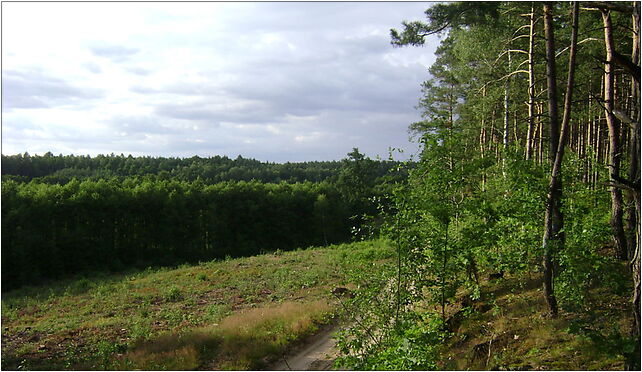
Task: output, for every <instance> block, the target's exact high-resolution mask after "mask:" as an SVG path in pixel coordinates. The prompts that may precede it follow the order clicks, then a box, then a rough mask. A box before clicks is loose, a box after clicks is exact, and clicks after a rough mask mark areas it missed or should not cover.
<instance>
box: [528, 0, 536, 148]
mask: <svg viewBox="0 0 642 372" xmlns="http://www.w3.org/2000/svg"><path fill="white" fill-rule="evenodd" d="M534 49H535V5H534V4H533V5H531V27H530V33H529V35H528V130H527V131H526V160H530V159H531V156H532V154H533V126H534V124H535V117H534V111H535V110H534V106H535V61H534V59H533V53H534Z"/></svg>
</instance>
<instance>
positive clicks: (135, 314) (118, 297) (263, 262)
mask: <svg viewBox="0 0 642 372" xmlns="http://www.w3.org/2000/svg"><path fill="white" fill-rule="evenodd" d="M393 256H394V251H393V250H392V249H391V248H390V247H389V246H388V244H386V243H385V242H380V241H375V242H361V243H354V244H344V245H337V246H331V247H327V248H315V249H306V250H299V251H291V252H275V253H273V254H266V255H261V256H254V257H248V258H239V259H232V260H225V261H214V262H207V263H202V264H200V265H194V266H182V267H179V268H176V269H158V270H151V269H148V270H145V271H142V272H132V273H128V274H121V275H113V276H100V277H95V278H84V279H79V280H76V281H64V282H58V283H54V284H52V285H49V286H42V287H33V288H23V289H21V290H18V291H12V292H8V293H3V295H2V325H3V329H2V368H3V369H17V368H20V369H170V370H178V369H196V368H209V369H211V368H217V369H254V368H259V367H261V366H262V365H264V364H265V363H266V362H268V361H269V359H270V357H271V356H274V355H277V356H278V355H279V353H281V352H282V351H283V350H285V348H287V346H288V345H290V344H291V343H293V342H296V340H297V339H299V338H300V337H303V336H305V335H307V334H309V333H311V332H314V330H315V329H316V328H317V327H318V326H319V325H320V324H322V323H324V322H327V321H329V320H330V319H331V316H332V315H333V314H334V313H335V311H336V309H337V306H338V304H337V301H336V299H335V298H334V297H333V296H332V295H331V293H330V292H331V290H332V289H333V288H334V287H335V286H346V285H349V284H350V283H348V282H347V280H348V279H347V278H348V275H347V273H348V272H349V271H351V270H362V271H364V272H367V271H373V272H375V271H377V270H378V269H377V267H378V266H381V265H387V264H388V262H389V261H390V258H392V257H393ZM258 345H260V347H259V346H258Z"/></svg>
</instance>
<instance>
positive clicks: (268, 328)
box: [120, 301, 332, 370]
mask: <svg viewBox="0 0 642 372" xmlns="http://www.w3.org/2000/svg"><path fill="white" fill-rule="evenodd" d="M331 312H332V307H331V306H330V305H329V304H328V303H327V302H325V301H315V302H309V303H301V302H285V303H282V304H280V305H278V306H270V307H265V308H255V309H250V310H247V311H243V312H241V313H237V314H233V315H230V316H229V317H227V318H225V319H223V320H222V321H221V323H220V324H218V325H211V326H208V327H203V328H200V329H196V330H193V331H190V332H188V333H184V334H165V335H162V336H160V337H158V338H155V339H153V340H149V341H146V342H143V343H141V344H139V345H137V346H136V347H134V349H133V351H131V352H129V353H127V354H125V355H124V356H123V358H122V359H121V363H120V366H121V367H122V368H125V369H131V368H134V369H142V370H150V369H155V370H157V369H162V370H188V369H195V368H197V367H207V368H208V369H230V370H247V369H256V368H259V367H261V366H264V365H265V364H266V363H268V362H269V361H270V357H274V356H278V355H281V354H282V353H283V352H285V350H286V348H287V347H288V346H289V345H290V344H291V343H292V342H295V341H296V340H298V339H300V338H302V337H304V336H306V335H309V334H311V333H313V332H314V331H316V330H317V327H318V325H319V324H320V323H322V322H323V321H324V320H326V319H327V317H328V315H329V314H330V313H331Z"/></svg>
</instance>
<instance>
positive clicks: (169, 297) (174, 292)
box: [165, 287, 183, 302]
mask: <svg viewBox="0 0 642 372" xmlns="http://www.w3.org/2000/svg"><path fill="white" fill-rule="evenodd" d="M182 299H183V293H182V292H181V290H180V289H179V288H178V287H172V288H170V290H169V291H167V293H166V294H165V301H167V302H178V301H180V300H182Z"/></svg>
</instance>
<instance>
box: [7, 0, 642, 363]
mask: <svg viewBox="0 0 642 372" xmlns="http://www.w3.org/2000/svg"><path fill="white" fill-rule="evenodd" d="M424 17H425V20H423V21H411V22H410V21H403V22H402V23H401V27H400V28H398V29H394V28H393V29H391V30H390V42H391V44H392V47H395V48H399V47H422V46H424V45H425V44H426V43H428V42H429V40H432V39H431V38H432V37H433V36H434V35H437V36H439V46H438V48H437V52H436V62H435V63H434V64H433V65H432V66H430V68H429V72H430V76H431V77H430V79H429V80H427V81H425V82H423V83H421V97H420V98H419V102H418V110H419V111H420V113H421V117H422V120H420V121H418V122H415V123H411V124H410V125H409V133H410V134H411V135H412V137H413V138H414V139H415V140H416V141H418V142H419V143H420V144H421V149H420V153H419V154H418V156H417V158H415V159H412V160H409V161H404V162H401V161H393V160H388V161H375V160H371V159H369V158H367V157H366V156H365V155H363V154H361V153H360V152H359V151H358V149H356V148H355V149H354V150H353V151H352V152H350V153H349V154H347V158H345V159H343V160H342V161H334V162H307V163H286V164H273V163H261V162H259V161H256V160H251V159H243V158H241V157H238V158H237V159H235V160H231V159H229V158H227V157H220V156H216V157H211V158H199V157H193V158H187V159H178V158H152V157H139V158H135V157H132V156H127V157H125V156H123V155H120V156H116V155H113V154H112V155H101V156H97V157H94V158H91V157H88V156H55V155H53V154H51V153H48V154H45V155H44V156H31V155H29V154H24V155H14V156H4V155H3V156H2V181H3V182H2V247H3V260H2V283H3V285H2V290H3V322H5V315H4V313H7V312H8V314H9V315H7V318H6V319H7V320H10V321H11V322H12V323H11V327H12V328H11V330H5V331H3V332H4V333H3V343H4V342H5V337H6V339H7V340H9V341H11V343H10V345H11V349H10V350H11V353H10V356H11V359H10V361H9V362H7V363H13V364H7V365H6V366H8V367H11V368H17V367H18V366H27V367H25V368H27V369H28V366H29V364H28V363H34V364H33V366H36V367H42V366H43V365H44V366H48V364H38V363H43V362H42V358H40V359H39V357H38V355H41V354H44V355H54V354H55V353H54V352H53V351H51V349H55V347H50V346H48V344H44V343H43V344H42V345H40V346H43V345H44V348H39V347H40V346H39V343H40V342H41V341H38V340H40V337H43V338H44V337H45V336H44V334H45V333H46V331H45V329H48V328H46V327H49V326H50V325H49V323H47V322H51V321H50V320H46V319H45V318H46V316H45V315H42V314H45V313H46V311H47V310H43V309H48V308H57V307H56V306H62V305H59V304H58V303H59V302H60V303H64V304H67V303H77V302H73V301H80V302H79V303H81V304H89V303H92V304H93V303H96V304H98V303H99V302H98V301H107V300H105V299H104V298H103V297H101V294H104V293H108V292H109V291H112V290H113V291H114V293H116V292H117V291H119V292H117V293H118V296H122V298H124V299H125V300H124V301H126V302H127V301H129V302H133V303H134V305H132V306H126V307H125V308H124V309H123V313H126V314H129V317H131V318H132V319H134V318H135V321H136V322H137V323H135V324H130V323H124V322H125V320H120V319H117V317H114V315H113V314H112V315H109V314H107V315H104V314H103V315H101V316H102V318H99V319H100V322H102V323H101V325H99V326H96V325H95V324H94V323H91V322H92V321H90V320H87V317H88V316H89V315H93V314H94V313H97V314H102V311H103V310H100V309H99V308H101V306H106V305H104V304H102V302H101V303H100V305H92V306H95V307H92V308H87V309H85V310H83V311H84V312H83V313H82V314H80V315H77V317H78V319H81V318H82V321H81V320H75V319H76V318H74V320H73V321H74V322H75V321H77V322H78V324H91V327H89V326H87V327H86V330H87V332H89V330H91V332H98V331H95V329H101V330H102V329H103V328H104V329H110V330H111V329H112V328H113V329H120V330H121V331H123V334H126V335H127V337H129V338H119V337H120V336H119V337H116V336H114V337H112V339H113V342H112V343H108V344H100V345H103V346H92V345H93V344H91V343H89V342H87V343H86V344H85V345H82V347H80V346H78V345H76V346H74V347H76V348H70V347H68V346H65V347H67V349H64V350H63V349H62V347H59V350H56V353H58V354H59V355H58V354H55V355H57V356H51V358H50V359H51V360H53V361H54V362H55V363H58V364H53V365H55V366H68V367H69V368H79V369H82V368H91V369H96V368H103V369H134V368H138V369H183V368H184V369H197V368H215V369H226V368H227V369H259V368H266V366H267V365H268V364H267V362H266V361H267V360H268V359H269V358H268V357H266V356H265V354H256V355H252V356H248V357H247V358H248V359H247V361H245V359H242V358H240V359H239V358H236V359H235V357H233V356H230V355H232V354H225V355H223V354H216V353H223V352H222V351H220V350H223V349H224V350H228V349H229V350H231V349H235V348H236V349H238V350H241V351H242V352H246V351H247V350H246V349H247V348H248V347H247V346H246V344H245V342H253V341H252V340H254V341H256V340H259V338H253V335H247V334H245V333H242V332H244V331H242V330H240V329H241V328H238V327H237V328H238V329H237V328H234V329H235V332H239V333H237V334H235V336H227V333H225V332H228V331H230V329H232V328H233V325H230V324H229V323H225V320H221V319H224V317H225V316H228V315H229V314H230V313H232V312H234V311H238V312H236V313H233V315H231V316H229V318H227V319H230V318H233V320H234V321H236V322H238V323H244V322H246V321H247V320H246V318H243V316H252V317H255V318H252V319H254V320H256V319H259V318H260V316H263V315H260V316H259V315H256V314H257V313H256V311H258V310H257V309H256V308H257V307H258V308H259V309H263V307H261V306H266V307H265V308H266V309H271V310H270V311H272V310H273V311H274V313H275V314H276V313H278V312H279V311H280V310H278V309H281V308H284V307H285V308H289V307H288V306H293V307H294V308H296V309H299V308H304V310H300V311H299V310H297V311H291V313H292V314H294V313H297V314H299V315H297V316H299V317H301V318H303V315H301V314H304V313H305V314H315V316H317V317H318V319H317V320H315V322H318V324H326V323H328V322H330V321H331V320H329V319H330V318H332V317H331V316H329V315H328V313H332V314H334V316H337V317H339V318H341V319H343V323H340V324H341V328H342V329H341V331H340V335H339V337H338V343H337V347H338V349H339V351H340V353H341V355H340V356H339V357H338V358H337V360H336V362H335V364H334V366H335V367H337V368H348V369H353V370H464V369H472V370H479V369H489V370H543V369H549V370H550V369H553V370H555V369H562V370H564V369H569V370H570V369H573V370H575V369H606V370H608V369H626V370H640V329H641V325H640V222H641V221H642V220H641V216H640V157H639V156H640V151H641V148H640V131H641V130H640V81H639V79H640V34H639V32H640V3H639V2H445V3H434V4H431V5H429V7H428V9H427V10H426V11H425V13H424ZM400 21H402V20H400ZM350 240H366V241H365V242H362V243H354V244H352V245H351V244H345V245H336V246H335V245H332V244H338V243H347V242H349V241H350ZM314 245H317V246H324V248H318V249H309V250H305V251H300V250H297V249H298V248H305V247H310V246H314ZM284 250H285V251H289V252H286V254H284V253H283V252H282V251H284ZM315 252H317V253H315ZM255 255H258V256H255ZM241 256H255V257H250V258H248V259H247V260H246V261H242V260H241V259H240V258H239V259H233V258H234V257H241ZM313 260H314V264H309V263H310V262H312V261H313ZM208 261H211V262H208ZM186 263H187V264H193V265H194V266H185V265H183V266H180V265H182V264H186ZM288 263H290V264H291V265H293V266H292V267H296V269H290V267H289V266H287V265H288ZM294 265H296V266H294ZM148 266H154V267H164V268H161V269H158V270H159V271H157V272H154V271H153V270H152V268H149V269H147V271H141V273H140V274H136V275H139V276H136V275H132V276H131V278H129V277H125V278H124V279H122V281H120V280H121V279H118V280H115V279H114V282H113V283H115V284H113V283H112V282H104V283H103V282H100V283H99V284H90V283H89V282H88V281H82V282H80V281H78V282H72V284H69V285H68V286H67V287H64V285H67V284H64V285H63V284H58V285H59V286H62V287H60V288H59V287H42V288H46V289H38V288H40V287H38V288H36V289H33V288H32V287H31V285H33V284H34V283H36V282H38V283H40V282H44V281H48V280H53V279H60V278H70V277H73V276H74V275H77V274H79V273H92V272H100V271H113V272H122V271H123V270H125V269H141V268H146V267H148ZM168 267H169V268H172V267H175V268H176V269H175V271H167V270H170V269H168ZM261 267H267V268H268V269H266V271H264V272H262V271H261ZM281 270H283V272H282V271H281ZM235 271H236V272H239V273H241V272H242V273H243V275H247V278H246V277H245V276H243V278H245V279H244V281H243V282H241V281H238V282H237V281H234V280H233V279H231V278H232V277H233V275H232V274H231V273H233V272H235ZM221 273H222V274H221ZM277 274H278V275H277ZM217 275H222V276H220V278H223V279H220V280H219V279H215V278H219V277H218V276H217ZM161 277H162V278H161ZM179 278H180V279H179ZM163 280H164V281H163ZM170 280H174V281H176V282H177V283H179V282H180V283H185V284H184V287H180V288H179V287H174V288H171V289H169V290H167V291H165V292H162V290H165V288H162V289H161V290H159V289H158V288H157V287H158V284H153V283H168V282H169V281H170ZM225 280H227V281H230V282H233V283H234V284H233V286H231V287H230V286H228V287H222V288H224V290H223V289H220V287H221V286H224V285H225V283H224V282H225ZM58 283H66V282H58ZM150 283H152V284H150ZM110 286H111V287H110ZM20 287H22V288H23V289H24V291H23V292H21V291H20V289H18V288H20ZM63 287H64V288H63ZM212 287H216V290H213V289H212ZM61 288H62V289H61ZM219 289H220V290H219ZM337 289H340V290H341V293H343V295H338V294H337V293H335V290H337ZM47 290H49V292H47ZM331 290H332V292H331ZM5 291H7V292H10V296H8V297H7V300H5V295H4V294H5ZM11 291H13V292H11ZM241 291H246V292H247V293H245V294H240V293H241ZM129 292H132V293H134V294H131V293H129ZM61 293H64V296H67V297H64V296H63V295H62V294H61ZM311 293H312V294H311ZM228 294H229V296H228ZM57 296H62V297H57ZM74 296H75V297H74ZM82 296H85V297H82ZM127 296H135V297H127ZM217 296H218V297H217ZM306 296H309V298H312V297H314V299H315V301H316V300H318V299H325V300H324V301H327V303H331V305H327V304H326V305H318V304H316V303H315V304H316V305H310V306H311V307H310V308H308V307H305V306H308V305H309V303H307V302H305V301H306ZM310 296H312V297H310ZM324 296H325V297H324ZM61 298H62V299H61ZM132 298H133V299H132ZM212 299H214V300H216V301H219V302H207V301H210V300H212ZM47 301H49V302H47ZM65 301H67V302H65ZM92 301H93V302H92ZM181 301H184V302H183V303H181ZM212 301H213V300H212ZM284 301H285V302H284ZM288 301H291V302H288ZM297 301H299V302H297ZM265 303H269V305H264V304H265ZM284 303H287V306H286V305H284ZM293 303H294V304H295V305H292V304H293ZM43 304H46V305H43ZM179 305H180V306H182V307H179ZM201 305H202V306H210V307H209V308H208V309H209V310H205V309H204V308H203V307H202V306H201ZM83 306H84V305H83ZM87 306H89V305H87ZM113 306H120V305H113ZM162 306H167V307H168V308H172V309H174V310H176V312H175V313H172V314H173V315H172V316H173V317H174V318H171V317H169V315H167V314H166V315H167V317H163V316H165V315H162V314H165V313H164V311H165V310H164V309H163V308H162ZM199 306H201V307H199ZM215 306H217V307H215ZM243 306H246V307H243ZM297 306H299V307H297ZM326 306H329V307H331V308H332V309H334V310H332V311H330V310H327V312H326ZM333 306H334V307H333ZM69 307H73V306H71V305H70V306H69ZM222 307H223V308H224V309H225V311H226V312H221V311H219V310H220V309H221V308H222ZM5 309H6V310H5ZM34 309H35V310H34ZM97 309H98V310H97ZM212 309H213V310H212ZM275 309H277V310H275ZM208 311H209V313H208ZM284 311H285V310H284ZM34 314H35V315H34ZM110 314H111V313H110ZM150 314H153V315H150ZM239 314H240V315H239ZM261 314H263V313H261ZM192 315H194V317H193V318H192V317H191V316H192ZM277 315H278V317H286V318H287V316H283V315H282V314H280V313H279V314H277ZM277 315H274V316H275V317H277ZM47 316H50V315H47ZM74 316H76V315H74ZM292 316H294V315H292ZM310 316H311V315H310ZM23 317H30V318H28V319H33V321H34V322H36V320H37V321H42V322H43V323H42V324H43V325H42V329H37V331H38V332H40V333H36V332H32V331H31V328H30V327H29V331H30V332H32V333H28V332H27V331H18V330H17V329H18V328H19V327H23V326H24V325H26V324H27V323H26V321H22V323H21V320H20V319H21V318H23ZM39 317H40V318H39ZM234 317H239V318H234ZM43 319H45V320H43ZM47 319H48V318H47ZM157 319H161V320H157ZM239 319H240V320H239ZM260 319H264V318H260ZM279 319H281V318H279ZM297 319H298V318H297ZM319 319H325V320H319ZM254 320H252V321H254ZM256 321H257V322H258V323H257V324H259V323H260V324H259V325H257V326H256V327H257V328H256V332H257V334H259V333H260V334H261V335H262V336H261V337H263V336H264V337H265V340H268V341H264V339H262V338H261V339H260V340H261V341H256V342H257V343H262V344H265V345H268V344H269V345H272V344H270V342H273V343H274V344H275V345H276V346H270V347H273V349H270V350H271V351H266V353H269V352H271V353H272V354H273V355H277V356H282V355H284V354H283V353H284V347H285V346H284V345H286V344H287V341H283V340H281V339H278V338H277V336H275V335H279V334H281V335H282V333H283V332H286V331H284V330H288V331H287V332H290V331H291V330H293V329H303V328H305V327H303V326H299V323H296V322H294V323H292V324H293V325H287V326H285V325H283V324H285V323H279V322H281V321H282V320H278V321H276V320H274V321H272V320H270V321H265V323H261V322H263V320H261V321H260V322H259V321H258V320H256ZM297 321H298V320H297ZM324 321H325V322H326V323H323V322H324ZM70 322H71V321H70ZM306 322H307V323H305V324H306V325H309V324H308V323H310V324H313V323H314V322H312V321H311V320H309V319H307V318H306ZM213 323H215V324H214V326H218V325H219V323H221V324H224V325H225V327H228V326H229V327H230V328H229V329H228V328H225V327H223V328H224V329H223V328H221V327H219V328H215V327H214V326H212V324H213ZM14 324H16V326H14ZM56 324H57V323H56ZM74 324H75V323H74ZM104 324H106V325H107V326H105V327H103V328H100V327H101V326H102V325H104ZM123 324H128V325H127V326H124V325H123ZM266 324H268V325H266ZM288 324H290V323H288ZM314 324H317V323H314ZM270 326H273V327H275V329H277V330H275V331H274V330H272V328H269V327H270ZM57 327H59V328H61V329H63V330H64V332H72V331H70V330H69V329H67V328H65V327H67V326H66V325H65V326H58V325H57ZM74 327H75V326H74ZM78 327H80V326H78ZM109 327H111V328H109ZM137 327H138V328H137ZM163 327H165V328H163ZM190 327H192V328H190ZM213 327H214V328H213ZM234 327H236V325H234ZM315 327H316V325H315V326H311V325H309V327H308V328H305V330H304V331H300V333H301V334H307V333H306V332H314V330H316V329H317V328H315ZM14 328H15V329H14ZM74 329H75V328H74ZM132 329H135V330H136V331H135V332H134V331H133V330H132ZM141 329H142V331H141ZM194 329H196V331H195V330H194ZM143 331H144V332H143ZM73 332H76V331H73ZM100 332H103V331H100ZM104 332H107V331H104ZM111 332H116V331H111ZM230 332H231V331H230ZM279 332H281V333H279ZM96 334H100V335H102V333H96ZM105 334H106V333H105ZM238 334H242V335H243V336H242V337H241V336H238ZM64 335H66V333H64ZM288 335H289V336H288V337H289V340H290V341H292V340H300V338H298V337H299V335H290V334H289V333H288ZM36 336H37V337H38V339H37V340H36V341H33V342H32V345H31V346H29V347H30V348H29V347H26V346H23V345H25V344H24V342H25V341H24V340H25V339H27V338H28V337H36ZM57 336H58V337H59V339H61V340H63V341H64V340H67V339H66V338H63V333H60V334H57ZM96 337H97V336H96ZM101 337H102V336H101ZM226 337H227V338H226ZM257 337H258V336H257ZM284 337H285V336H284ZM127 340H130V341H127ZM230 340H233V341H230ZM61 342H62V341H61ZM110 342H111V341H110ZM235 342H237V343H235ZM52 344H53V343H52ZM58 345H60V344H58ZM221 345H223V346H221ZM230 345H231V346H230ZM235 345H236V346H235ZM239 345H240V346H239ZM48 348H49V349H48ZM266 348H267V346H266ZM69 350H72V351H73V353H71V352H70V351H69ZM97 352H101V353H103V352H104V354H100V355H102V356H103V359H100V360H98V359H95V358H94V359H91V357H89V355H91V354H92V353H94V354H96V353H97ZM225 352H226V353H227V352H228V351H225ZM39 353H40V354H39ZM83 353H84V354H83ZM179 353H183V354H179ZM248 354H251V352H248ZM4 355H5V349H4V347H3V356H4ZM78 355H83V358H87V359H82V360H81V359H78V358H80V357H79V356H78ZM212 355H223V357H221V358H223V359H221V360H222V362H221V361H218V362H216V363H213V362H212V361H211V360H210V359H211V358H212ZM74 358H76V359H74ZM181 358H183V359H181ZM208 358H210V359H208ZM266 358H268V359H266ZM283 358H284V359H285V357H283ZM80 360H81V361H80ZM186 360H187V361H189V363H187V362H185V363H184V364H180V363H182V362H184V361H186ZM234 360H237V361H238V360H243V361H244V362H243V363H245V364H234V362H233V361H234ZM50 362H51V361H50ZM51 363H53V362H51ZM64 363H68V364H64ZM127 363H130V364H127ZM3 367H5V364H3ZM36 367H34V368H36ZM36 369H37V368H36Z"/></svg>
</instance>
